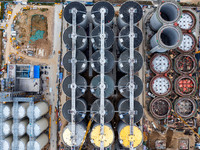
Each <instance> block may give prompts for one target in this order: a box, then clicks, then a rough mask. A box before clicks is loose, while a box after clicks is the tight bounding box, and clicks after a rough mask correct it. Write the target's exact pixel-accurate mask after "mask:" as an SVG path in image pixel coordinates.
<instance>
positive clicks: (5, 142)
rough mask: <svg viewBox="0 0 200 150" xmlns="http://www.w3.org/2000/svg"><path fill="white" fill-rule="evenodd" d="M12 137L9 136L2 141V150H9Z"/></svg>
mask: <svg viewBox="0 0 200 150" xmlns="http://www.w3.org/2000/svg"><path fill="white" fill-rule="evenodd" d="M11 144H12V136H9V137H7V138H5V139H4V140H3V150H11Z"/></svg>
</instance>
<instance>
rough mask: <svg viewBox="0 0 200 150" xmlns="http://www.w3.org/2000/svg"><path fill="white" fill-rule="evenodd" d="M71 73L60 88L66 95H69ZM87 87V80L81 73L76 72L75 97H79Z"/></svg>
mask: <svg viewBox="0 0 200 150" xmlns="http://www.w3.org/2000/svg"><path fill="white" fill-rule="evenodd" d="M71 78H72V77H71V75H70V76H67V77H66V78H65V79H64V81H63V84H62V88H63V91H64V93H65V94H66V95H67V96H68V97H71V86H72V80H71ZM86 89H87V81H86V80H85V78H84V77H82V76H81V75H79V74H77V75H76V98H78V97H81V96H82V95H83V94H84V93H85V91H86Z"/></svg>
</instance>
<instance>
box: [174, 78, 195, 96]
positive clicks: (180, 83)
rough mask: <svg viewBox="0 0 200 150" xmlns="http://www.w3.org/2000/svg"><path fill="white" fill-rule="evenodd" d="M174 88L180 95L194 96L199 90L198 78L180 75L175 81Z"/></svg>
mask: <svg viewBox="0 0 200 150" xmlns="http://www.w3.org/2000/svg"><path fill="white" fill-rule="evenodd" d="M174 90H175V92H176V93H177V94H178V95H180V96H192V95H194V94H195V93H196V90H197V83H196V80H195V79H194V78H193V77H190V76H187V75H182V76H179V77H178V78H177V79H175V81H174Z"/></svg>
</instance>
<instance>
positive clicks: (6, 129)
mask: <svg viewBox="0 0 200 150" xmlns="http://www.w3.org/2000/svg"><path fill="white" fill-rule="evenodd" d="M12 124H13V120H6V121H4V122H3V135H4V136H8V135H9V134H11V131H12Z"/></svg>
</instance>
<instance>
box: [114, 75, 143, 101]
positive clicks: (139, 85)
mask: <svg viewBox="0 0 200 150" xmlns="http://www.w3.org/2000/svg"><path fill="white" fill-rule="evenodd" d="M129 85H130V77H129V75H125V76H123V77H122V78H121V79H120V80H119V82H118V90H119V92H120V93H121V95H122V96H124V97H126V98H129V95H130V90H129ZM142 90H143V82H142V80H141V79H140V78H139V77H138V76H136V75H134V98H136V97H138V96H139V95H140V94H141V93H142Z"/></svg>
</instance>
